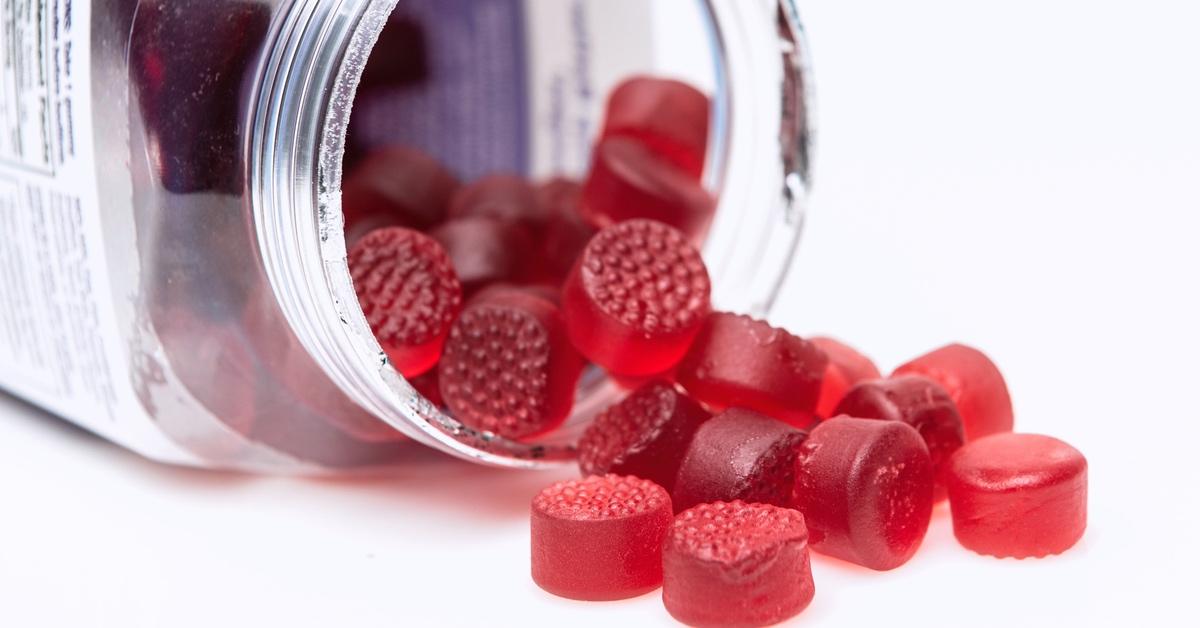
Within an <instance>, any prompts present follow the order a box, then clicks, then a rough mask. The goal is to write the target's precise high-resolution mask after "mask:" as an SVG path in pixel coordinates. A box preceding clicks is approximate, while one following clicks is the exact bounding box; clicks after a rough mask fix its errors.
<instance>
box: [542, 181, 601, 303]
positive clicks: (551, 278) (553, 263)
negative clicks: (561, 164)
mask: <svg viewBox="0 0 1200 628" xmlns="http://www.w3.org/2000/svg"><path fill="white" fill-rule="evenodd" d="M581 190H582V186H580V184H579V183H577V182H575V181H571V180H569V179H552V180H550V181H548V182H546V183H544V184H542V185H541V186H539V187H538V202H540V203H541V204H542V207H543V208H544V209H545V211H546V214H547V217H546V228H545V233H544V235H543V237H542V242H541V259H540V260H539V261H540V269H539V270H540V271H541V272H540V273H539V278H540V279H541V280H542V281H547V282H550V283H553V284H555V285H562V282H563V281H564V280H565V279H566V278H567V274H568V273H570V272H571V268H572V267H574V266H575V260H577V259H579V255H580V254H581V253H583V249H584V247H586V246H587V244H588V242H590V241H591V239H592V237H593V236H595V235H596V228H595V227H593V226H591V225H590V224H588V223H587V222H586V221H585V220H584V219H583V215H582V214H581V213H580V210H579V204H580V195H581V193H582V191H581Z"/></svg>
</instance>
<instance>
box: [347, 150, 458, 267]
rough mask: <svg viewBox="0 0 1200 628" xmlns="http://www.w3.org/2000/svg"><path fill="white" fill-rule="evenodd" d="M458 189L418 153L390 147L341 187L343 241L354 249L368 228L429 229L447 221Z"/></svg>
mask: <svg viewBox="0 0 1200 628" xmlns="http://www.w3.org/2000/svg"><path fill="white" fill-rule="evenodd" d="M458 187H459V182H458V179H457V178H456V177H455V176H454V175H453V174H451V172H450V171H449V170H447V169H446V168H445V167H444V166H442V165H441V164H440V163H438V162H437V161H436V160H435V159H434V158H432V157H430V156H429V155H426V154H425V153H422V152H420V151H418V150H415V149H411V148H404V147H391V148H386V149H382V150H379V151H376V152H374V153H371V154H370V155H368V156H367V157H366V158H365V159H364V160H363V161H362V162H361V163H359V164H358V165H356V166H355V168H354V170H353V172H350V173H347V177H346V181H345V182H344V183H343V185H342V211H343V212H344V214H345V218H346V232H347V241H348V242H349V243H350V244H351V246H353V244H354V242H356V241H357V240H358V238H360V237H362V236H363V235H365V234H366V232H367V231H365V230H364V229H365V228H370V227H374V228H378V227H384V226H403V227H410V228H413V229H428V228H429V227H432V226H434V225H436V224H438V223H440V222H441V221H442V220H444V219H445V217H446V210H447V207H448V206H449V204H450V198H451V197H452V196H453V195H454V194H455V192H456V191H457V190H458Z"/></svg>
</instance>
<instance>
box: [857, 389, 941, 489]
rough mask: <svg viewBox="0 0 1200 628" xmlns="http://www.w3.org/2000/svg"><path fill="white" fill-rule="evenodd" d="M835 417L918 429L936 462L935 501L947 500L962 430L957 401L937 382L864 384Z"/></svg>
mask: <svg viewBox="0 0 1200 628" xmlns="http://www.w3.org/2000/svg"><path fill="white" fill-rule="evenodd" d="M833 414H834V416H840V415H846V416H851V417H855V418H859V419H885V420H888V421H900V422H902V423H907V424H909V425H911V426H913V427H914V428H916V429H917V431H918V432H920V434H921V438H923V439H925V446H926V447H928V448H929V457H930V458H931V459H933V470H934V499H935V500H936V501H941V500H943V499H945V498H946V483H945V478H944V477H943V474H944V473H945V468H946V463H947V462H948V461H949V460H950V455H951V454H953V453H954V451H955V450H956V449H958V448H959V447H962V444H963V426H962V418H961V417H960V416H959V415H958V409H957V408H955V407H954V401H952V400H951V399H950V395H949V394H948V393H946V391H945V389H943V388H942V387H941V386H940V385H938V383H937V382H935V381H933V380H931V379H929V378H926V377H919V376H916V375H905V376H902V377H893V378H889V379H876V380H871V381H866V382H861V383H859V384H858V385H857V386H855V387H854V388H851V389H850V392H848V393H846V396H845V398H843V399H842V401H841V403H839V404H838V406H837V409H836V410H835V411H834V413H833Z"/></svg>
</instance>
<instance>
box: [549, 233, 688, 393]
mask: <svg viewBox="0 0 1200 628" xmlns="http://www.w3.org/2000/svg"><path fill="white" fill-rule="evenodd" d="M711 289H712V286H711V284H710V283H709V279H708V271H707V270H706V269H705V268H704V262H703V261H702V260H701V259H700V253H698V252H697V251H696V249H695V248H693V247H692V245H690V244H689V243H688V242H687V239H686V238H684V236H683V234H682V233H680V232H679V231H677V230H675V229H673V228H671V227H669V226H667V225H664V224H662V223H660V222H655V221H653V220H630V221H628V222H623V223H621V224H618V225H613V226H611V227H608V228H607V229H604V230H603V231H601V232H600V233H598V234H596V237H594V238H592V241H591V242H590V243H588V245H587V248H586V249H584V252H583V255H582V256H581V257H580V258H579V261H578V262H577V263H576V264H575V268H574V269H573V270H572V271H571V274H570V276H569V277H568V278H567V282H566V285H565V286H564V288H563V308H564V312H565V314H566V318H567V331H568V332H569V333H570V335H571V342H573V343H574V344H575V346H576V347H577V348H578V349H579V352H580V353H582V354H583V355H584V356H586V357H587V358H588V359H590V360H591V361H592V362H595V363H596V364H599V365H600V366H603V367H604V368H606V369H608V370H609V371H610V372H612V373H616V374H618V375H634V376H636V375H655V374H658V373H662V372H664V371H666V370H668V369H670V368H671V367H672V366H674V365H675V363H676V362H678V361H679V359H680V358H682V357H683V354H684V353H685V352H686V351H687V349H688V346H689V345H690V344H691V343H692V339H693V338H694V337H695V335H696V332H698V331H699V330H700V326H701V324H703V322H704V317H705V315H706V314H708V312H709V308H710V307H711V306H710V303H709V295H710V292H711Z"/></svg>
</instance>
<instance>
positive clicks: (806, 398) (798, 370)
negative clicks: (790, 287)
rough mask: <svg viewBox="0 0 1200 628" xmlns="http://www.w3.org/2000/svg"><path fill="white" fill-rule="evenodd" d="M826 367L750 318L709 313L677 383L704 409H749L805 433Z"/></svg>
mask: <svg viewBox="0 0 1200 628" xmlns="http://www.w3.org/2000/svg"><path fill="white" fill-rule="evenodd" d="M827 364H828V358H826V357H825V352H823V351H821V350H820V349H818V348H817V346H816V345H814V344H812V343H811V342H808V341H806V340H804V339H802V338H799V337H797V336H793V335H792V334H789V333H788V332H787V331H784V330H782V329H777V328H775V327H772V326H770V325H768V324H767V323H765V322H763V321H760V320H756V319H753V318H750V317H749V316H741V315H737V314H727V313H724V312H714V313H712V314H710V315H709V316H708V320H706V321H705V323H704V327H703V329H702V330H701V331H700V334H699V335H698V336H696V341H695V342H694V343H693V344H692V348H691V350H690V351H688V354H687V355H686V356H685V357H684V358H683V360H682V361H681V362H680V363H679V367H678V370H677V371H676V378H677V381H678V382H679V383H680V384H682V385H683V387H684V388H685V389H687V391H688V392H689V393H691V394H692V396H693V397H695V398H696V399H698V400H700V401H701V402H703V403H705V404H707V405H708V406H709V407H712V408H718V409H719V408H730V407H740V408H749V409H751V410H755V411H757V412H761V413H763V414H766V415H768V416H771V417H773V418H776V419H779V420H781V421H786V422H788V423H791V424H792V425H795V426H797V427H802V428H804V427H809V426H810V425H811V424H812V423H813V419H814V411H815V410H816V407H817V400H818V398H819V397H820V394H821V380H822V378H823V377H824V375H825V367H826V365H827Z"/></svg>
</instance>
